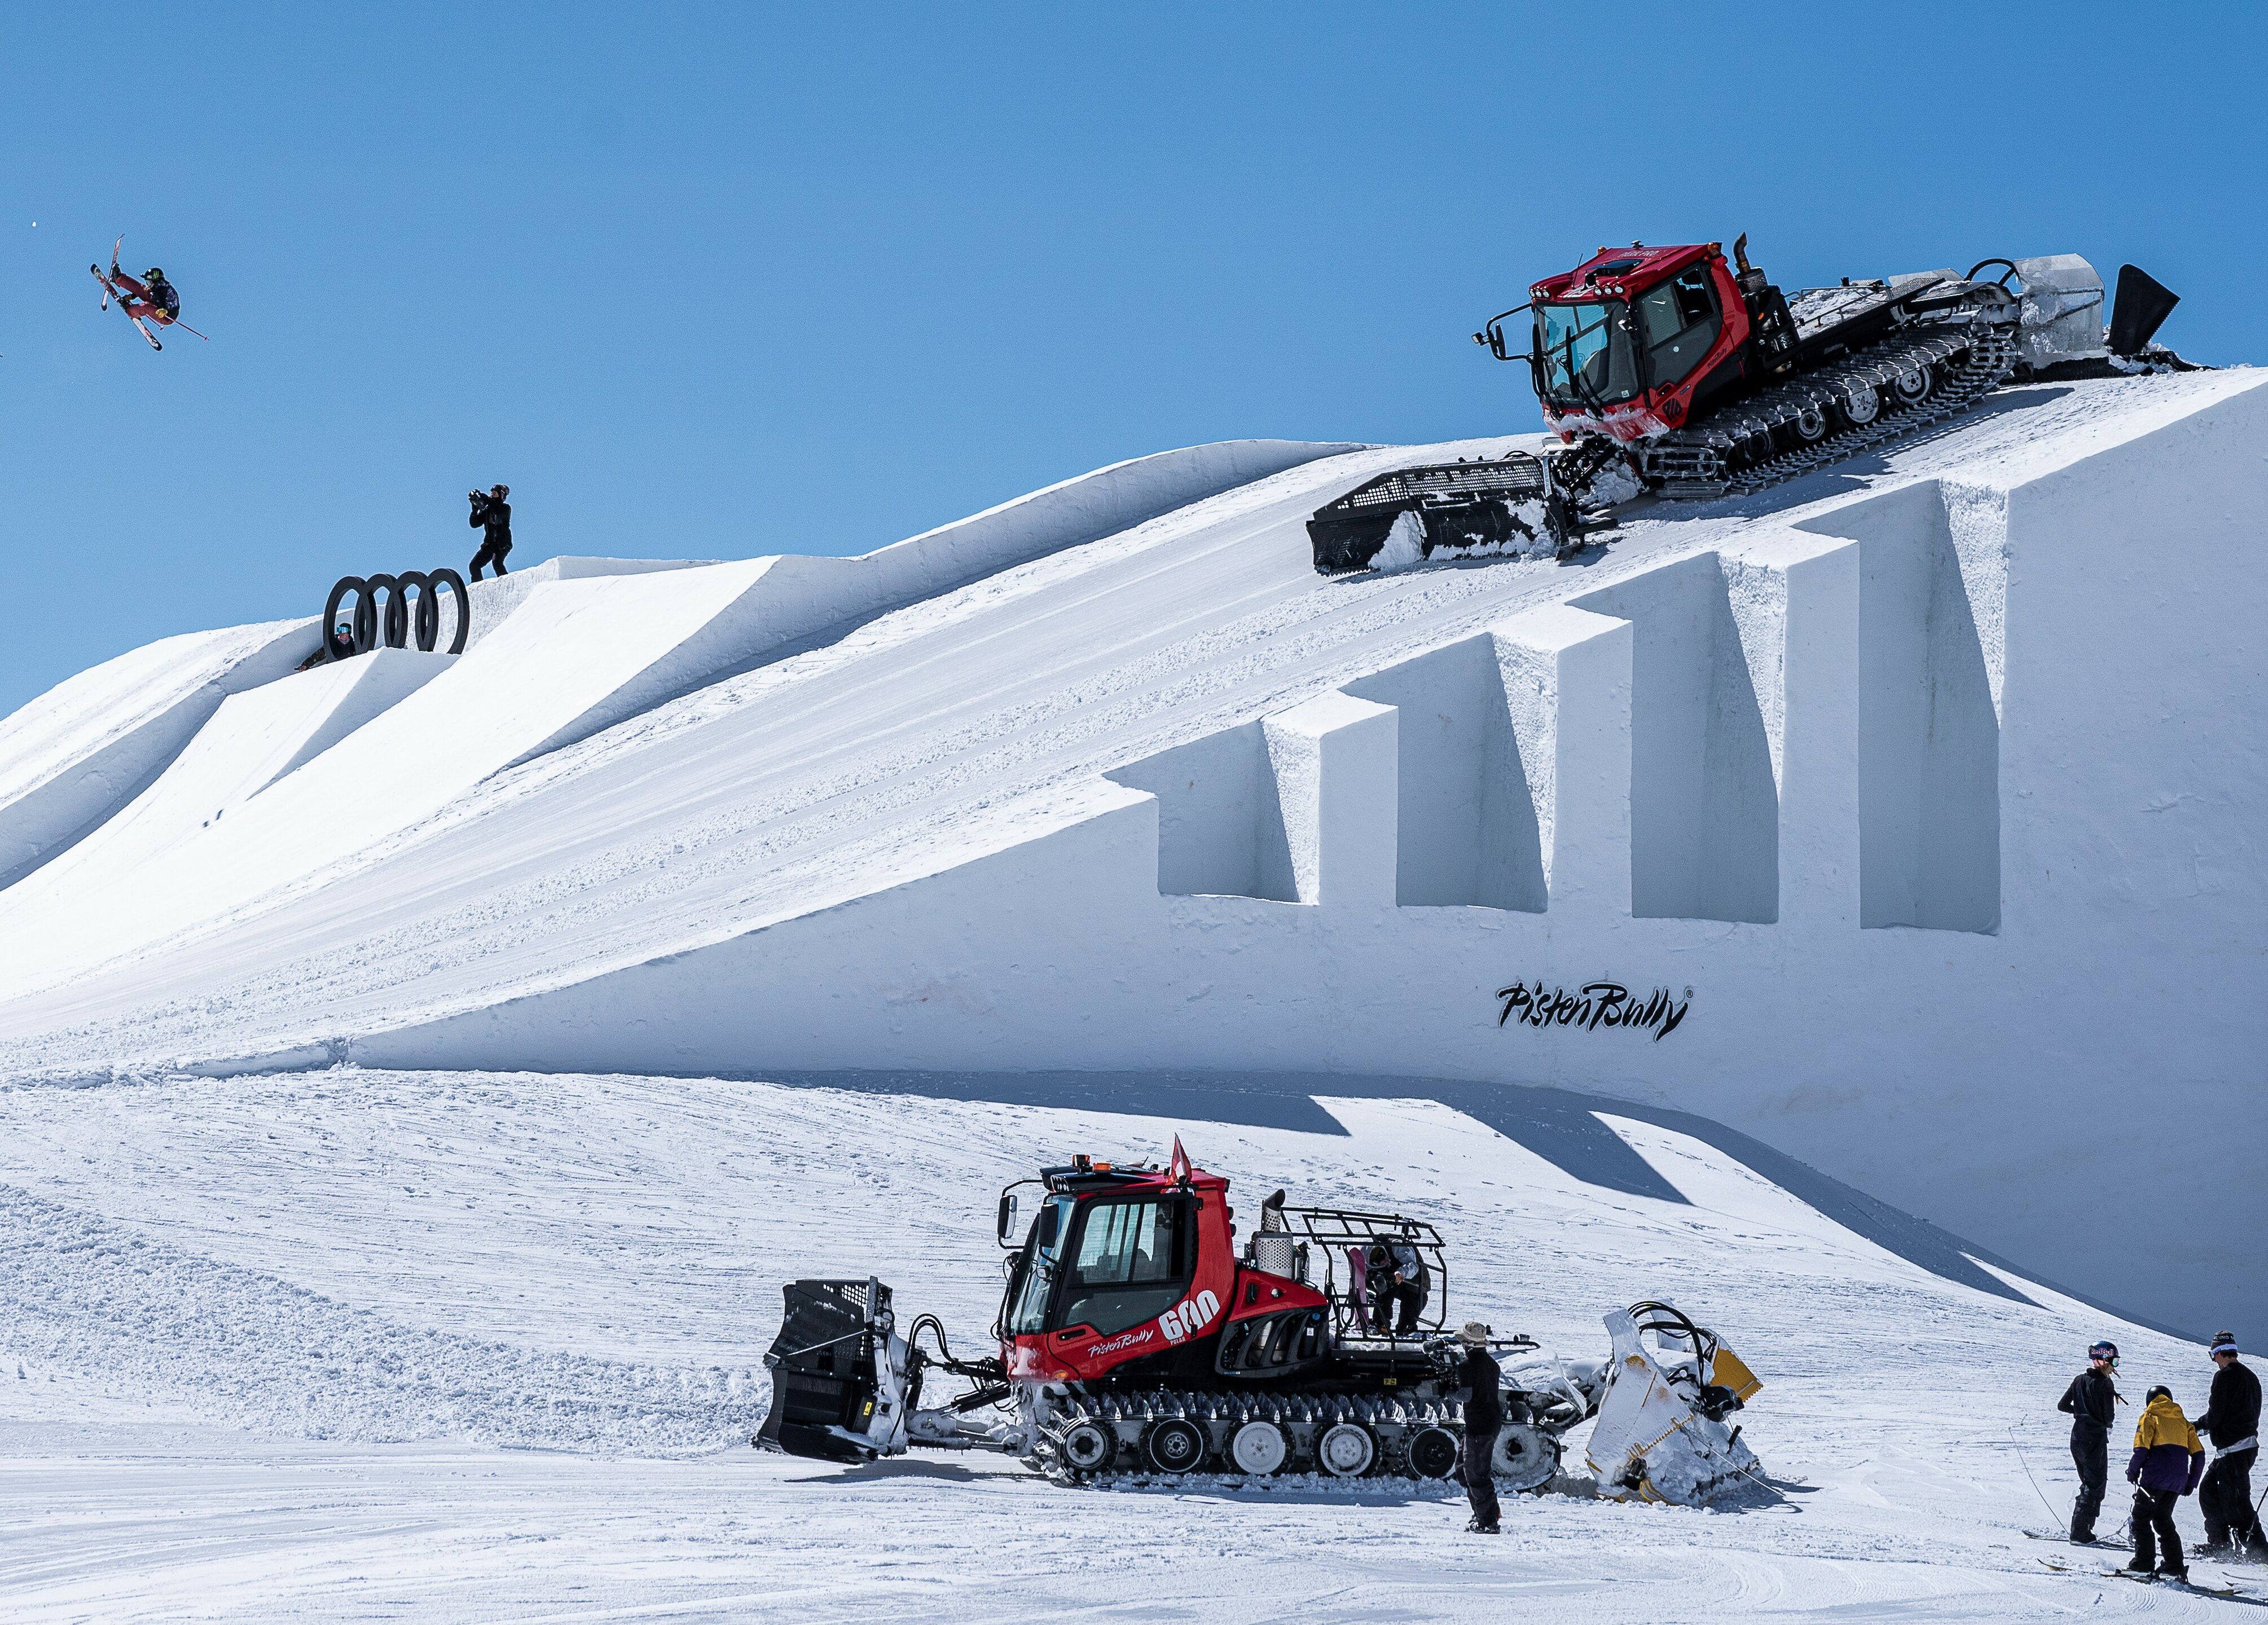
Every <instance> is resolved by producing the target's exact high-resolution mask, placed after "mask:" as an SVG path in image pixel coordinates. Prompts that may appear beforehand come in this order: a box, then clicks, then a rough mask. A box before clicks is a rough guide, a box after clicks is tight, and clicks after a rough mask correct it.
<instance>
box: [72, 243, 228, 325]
mask: <svg viewBox="0 0 2268 1625" xmlns="http://www.w3.org/2000/svg"><path fill="white" fill-rule="evenodd" d="M125 243H126V239H124V238H120V239H118V241H117V242H116V243H114V244H113V245H112V246H111V250H110V270H109V273H108V275H107V276H106V275H105V274H104V272H103V268H102V267H101V266H99V265H90V266H88V267H87V269H88V270H90V271H92V272H93V273H94V279H95V281H97V282H99V283H101V284H102V302H103V304H104V305H106V306H107V305H109V303H110V302H111V300H113V299H116V300H117V301H118V308H119V309H120V310H122V311H124V312H126V319H127V320H129V321H130V322H132V323H133V324H134V325H135V326H136V327H139V328H140V329H141V330H142V336H143V337H144V338H145V339H147V340H149V341H150V348H151V349H165V348H166V347H165V346H164V345H163V344H161V343H159V342H158V335H157V334H156V333H154V332H153V331H151V324H152V323H155V324H156V325H157V326H158V327H174V326H176V325H178V326H179V327H180V329H181V331H182V332H184V333H196V335H197V337H199V338H203V337H204V335H203V334H202V333H197V330H196V329H195V327H191V326H189V324H188V323H187V322H185V321H183V320H181V296H180V293H179V292H178V291H176V290H175V289H174V287H173V283H170V282H168V281H166V273H165V272H164V271H162V270H160V269H159V268H158V267H156V266H154V265H153V266H151V268H149V269H148V270H146V271H144V272H143V273H142V275H141V276H129V275H127V273H125V272H124V271H122V270H120V269H119V268H118V251H119V249H120V248H122V247H123V246H125Z"/></svg>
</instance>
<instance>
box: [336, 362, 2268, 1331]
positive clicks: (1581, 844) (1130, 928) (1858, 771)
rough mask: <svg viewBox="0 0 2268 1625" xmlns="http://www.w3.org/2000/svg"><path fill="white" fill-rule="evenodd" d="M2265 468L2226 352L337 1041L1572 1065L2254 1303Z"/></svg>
mask: <svg viewBox="0 0 2268 1625" xmlns="http://www.w3.org/2000/svg"><path fill="white" fill-rule="evenodd" d="M2264 514H2268V389H2264V388H2262V387H2260V386H2251V387H2249V388H2245V389H2243V390H2242V391H2240V392H2234V393H2230V394H2228V396H2227V397H2226V398H2223V399H2220V400H2218V401H2214V402H2213V403H2212V404H2210V405H2208V406H2206V407H2205V408H2202V409H2200V410H2198V411H2196V412H2194V413H2192V414H2190V415H2186V416H2183V417H2180V418H2178V419H2176V420H2175V421H2173V422H2171V423H2168V424H2165V425H2163V426H2161V427H2156V428H2154V429H2151V430H2148V431H2147V432H2140V433H2136V434H2132V435H2129V436H2127V437H2124V438H2112V437H2098V439H2097V441H2096V442H2095V443H2094V444H2090V445H2088V446H2086V447H2085V448H2084V449H2083V450H2082V451H2081V452H2080V453H2078V454H2076V455H2074V456H2073V457H2072V458H2070V459H2069V460H2066V461H2065V462H2063V463H2062V464H2061V465H2060V466H2057V467H2051V468H2050V469H2048V470H2047V471H2045V472H2029V473H2027V474H2024V475H2022V476H2021V477H2018V478H2014V480H2013V481H2012V482H2011V483H2009V484H2007V485H1996V484H1992V483H1990V482H1964V481H1959V480H1951V479H1930V480H1921V481H1917V482H1911V483H1906V484H1903V485H1894V486H1891V487H1890V488H1889V489H1879V490H1874V491H1868V492H1866V493H1864V494H1862V495H1859V496H1853V497H1851V498H1849V499H1847V500H1841V501H1837V502H1830V503H1827V504H1813V505H1811V506H1810V507H1808V508H1805V509H1802V510H1800V511H1797V512H1796V513H1794V514H1792V515H1789V516H1786V518H1781V519H1764V520H1760V521H1758V522H1757V523H1756V525H1754V526H1748V527H1745V528H1743V529H1742V531H1741V532H1740V533H1738V538H1737V540H1736V542H1734V544H1731V545H1726V546H1721V547H1719V548H1716V549H1714V550H1712V551H1710V552H1706V553H1702V554H1698V555H1686V556H1683V557H1680V558H1677V559H1675V560H1674V561H1672V562H1667V563H1665V564H1664V565H1662V566H1661V567H1660V568H1657V569H1652V570H1645V571H1642V572H1640V573H1638V574H1636V575H1634V576H1631V577H1625V578H1624V579H1622V580H1620V581H1619V582H1617V583H1616V584H1615V585H1612V586H1609V587H1607V588H1604V589H1602V590H1598V591H1594V592H1587V593H1574V594H1572V595H1570V596H1569V597H1568V598H1567V599H1565V601H1564V602H1560V603H1556V604H1550V605H1546V606H1543V607H1536V608H1531V609H1526V610H1522V611H1521V612H1519V613H1517V614H1513V615H1511V616H1509V617H1507V618H1506V620H1504V621H1503V622H1502V623H1501V624H1499V625H1496V626H1493V627H1491V628H1489V629H1486V630H1484V631H1483V632H1481V633H1479V634H1478V635H1475V636H1463V637H1460V638H1458V639H1456V640H1455V641H1453V642H1449V643H1445V644H1444V645H1442V646H1440V647H1439V648H1436V649H1433V650H1431V651H1427V652H1425V653H1424V654H1422V655H1420V656H1418V658H1412V659H1408V660H1404V661H1402V662H1401V663H1399V664H1396V665H1392V666H1390V667H1388V668H1387V669H1384V670H1381V671H1378V672H1375V673H1371V674H1369V675H1367V676H1365V677H1363V678H1361V679H1360V680H1355V681H1351V682H1347V683H1344V684H1341V685H1339V686H1338V687H1337V688H1334V689H1332V690H1330V691H1329V692H1326V693H1322V694H1319V695H1314V697H1312V698H1311V699H1308V700H1307V701H1306V702H1302V703H1300V704H1297V705H1293V706H1292V707H1289V708H1288V709H1285V710H1281V711H1279V712H1278V713H1277V714H1274V715H1270V716H1267V717H1258V718H1255V719H1253V720H1251V721H1249V722H1248V723H1244V724H1239V725H1237V726H1234V727H1231V728H1228V729H1226V730H1225V731H1222V732H1216V733H1214V734H1211V735H1210V736H1208V737H1205V738H1203V739H1197V740H1195V741H1193V742H1191V743H1189V744H1185V745H1182V746H1176V747H1175V748H1174V749H1172V750H1169V751H1166V752H1164V753H1161V754H1154V755H1152V756H1149V757H1146V758H1145V759H1143V760H1140V761H1133V762H1130V763H1127V764H1124V765H1123V766H1121V767H1119V768H1116V769H1115V770H1113V771H1112V772H1110V773H1109V774H1108V775H1107V776H1098V777H1096V778H1095V779H1094V780H1093V781H1091V782H1090V783H1086V785H1084V786H1082V787H1078V788H1076V789H1075V790H1072V791H1071V792H1069V793H1066V794H1063V795H1060V796H1058V797H1057V798H1055V799H1054V800H1053V801H1052V802H1051V803H1050V804H1049V805H1047V806H1046V807H1044V808H1042V809H1041V810H1040V811H1039V812H1038V813H1036V814H1035V813H1032V812H1031V811H1030V810H1029V809H1027V810H1025V813H1024V814H1023V819H1024V822H1023V824H1022V826H1021V827H1020V829H1019V831H1018V833H1017V835H1015V837H1014V838H1013V840H1006V841H1004V842H1003V843H1002V844H1001V845H1000V846H999V848H998V849H997V850H993V851H990V852H989V853H987V854H985V855H983V856H981V857H976V858H975V859H974V860H971V861H966V862H960V863H957V864H953V865H952V866H950V867H945V868H941V869H937V870H934V871H919V870H916V871H908V872H905V873H902V874H899V875H897V876H895V877H891V878H890V880H889V881H888V882H886V883H883V884H880V886H877V885H876V884H875V882H874V880H873V877H871V876H869V877H865V878H863V879H862V880H861V881H860V882H859V883H858V884H857V885H855V886H854V885H851V884H849V883H847V882H846V886H845V889H844V891H843V894H842V895H841V896H839V897H837V898H835V899H831V900H828V902H827V903H826V904H825V905H824V906H817V907H813V908H806V909H802V910H799V912H797V913H795V914H794V915H792V917H784V918H778V919H775V920H770V921H767V922H764V923H761V924H760V925H759V926H758V928H757V929H754V930H746V931H743V932H740V933H739V934H737V935H734V936H733V937H731V938H728V939H726V940H723V941H718V942H716V943H714V944H712V945H707V946H701V947H696V948H693V949H691V950H690V951H688V952H679V953H673V954H670V955H667V956H666V957H662V958H658V959H655V960H652V961H650V962H646V963H641V964H637V965H633V966H630V967H625V968H622V969H619V970H615V971H612V972H610V973H608V974H602V975H600V976H597V977H594V978H592V979H588V980H584V981H580V982H574V983H572V984H571V985H566V986H561V987H557V988H556V989H551V990H549V991H544V992H538V993H534V994H531V995H528V996H522V997H519V998H516V999H513V1000H512V1001H510V1002H507V1003H504V1004H497V1005H494V1006H492V1007H489V1008H482V1009H478V1010H475V1011H468V1012H466V1013H464V1014H461V1015H458V1016H453V1017H451V1018H446V1019H442V1020H438V1021H432V1022H427V1023H423V1024H421V1025H418V1026H409V1027H403V1028H400V1029H397V1030H394V1031H391V1032H377V1033H367V1034H365V1035H364V1036H362V1037H360V1038H358V1039H357V1040H354V1042H353V1043H352V1044H351V1046H350V1048H349V1053H350V1054H351V1055H352V1056H353V1057H354V1058H355V1059H357V1060H359V1061H363V1062H365V1063H370V1064H374V1065H387V1066H402V1067H443V1066H446V1067H497V1068H530V1069H545V1070H613V1069H621V1070H642V1071H659V1070H666V1071H675V1072H684V1073H705V1072H731V1073H740V1074H746V1073H748V1072H750V1071H752V1070H755V1071H759V1072H761V1071H762V1070H765V1069H776V1070H787V1069H845V1068H875V1069H893V1068H933V1069H950V1068H961V1069H974V1070H1003V1071H1013V1070H1029V1069H1065V1070H1119V1069H1139V1068H1181V1069H1191V1068H1194V1069H1206V1070H1215V1071H1228V1070H1258V1071H1267V1072H1284V1071H1314V1072H1325V1073H1331V1072H1366V1073H1373V1074H1398V1075H1402V1076H1428V1077H1452V1078H1460V1079H1489V1078H1509V1079H1515V1080H1518V1081H1520V1082H1521V1083H1524V1084H1534V1085H1557V1086H1565V1087H1573V1088H1580V1089H1584V1090H1588V1091H1594V1092H1600V1093H1603V1094H1606V1095H1610V1096H1616V1097H1620V1098H1624V1099H1635V1100H1640V1101H1646V1102H1653V1103H1656V1104H1659V1105H1663V1106H1668V1107H1675V1108H1677V1109H1680V1110H1684V1111H1690V1112H1694V1113H1698V1114H1703V1115H1705V1116H1707V1117H1710V1118H1712V1119H1715V1120H1717V1121H1722V1122H1726V1123H1728V1124H1730V1125H1733V1126H1734V1127H1735V1128H1738V1129H1742V1130H1744V1131H1746V1132H1749V1133H1751V1134H1754V1135H1755V1136H1757V1137H1758V1138H1760V1139H1762V1140H1764V1141H1765V1142H1767V1143H1770V1144H1771V1145H1772V1146H1774V1147H1776V1148H1778V1150H1780V1151H1785V1152H1786V1153H1788V1154H1791V1155H1793V1156H1796V1157H1799V1158H1803V1159H1805V1160H1806V1161H1808V1162H1810V1163H1812V1164H1814V1165H1816V1166H1818V1167H1819V1168H1821V1169H1823V1170H1824V1171H1825V1172H1827V1173H1830V1174H1833V1175H1835V1176H1837V1177H1840V1178H1843V1179H1845V1180H1850V1181H1851V1182H1852V1183H1853V1184H1856V1185H1858V1186H1859V1187H1860V1188H1863V1189H1865V1190H1867V1191H1868V1192H1870V1193H1872V1194H1873V1195H1876V1196H1879V1197H1881V1198H1883V1199H1886V1200H1888V1201H1891V1202H1897V1203H1899V1204H1900V1205H1902V1206H1904V1207H1905V1208H1908V1209H1910V1210H1913V1211H1915V1212H1918V1213H1920V1214H1923V1215H1926V1216H1927V1217H1930V1218H1932V1219H1934V1220H1937V1221H1938V1222H1940V1223H1941V1224H1945V1225H1947V1226H1948V1227H1949V1228H1951V1229H1953V1230H1955V1231H1957V1232H1961V1233H1963V1234H1967V1235H1970V1236H1974V1237H1976V1238H1977V1239H1979V1241H1980V1242H1982V1243H1984V1244H1985V1245H1987V1246H1992V1247H1995V1248H1997V1249H1998V1250H1999V1252H2001V1253H2002V1254H2006V1255H2007V1256H2011V1257H2014V1258H2015V1259H2018V1260H2021V1261H2022V1262H2023V1263H2024V1264H2025V1265H2026V1266H2028V1267H2031V1268H2037V1269H2039V1270H2041V1271H2043V1272H2044V1273H2048V1274H2051V1275H2056V1276H2061V1277H2062V1278H2063V1279H2064V1280H2065V1281H2066V1282H2069V1283H2074V1284H2077V1285H2079V1286H2080V1287H2081V1288H2082V1289H2083V1290H2088V1291H2090V1292H2092V1293H2094V1294H2095V1295H2096V1296H2098V1297H2100V1298H2106V1299H2108V1300H2110V1301H2111V1302H2113V1303H2116V1304H2117V1305H2121V1306H2123V1307H2126V1308H2130V1309H2132V1310H2133V1311H2134V1312H2136V1313H2140V1314H2143V1315H2146V1316H2153V1317H2155V1318H2157V1319H2159V1320H2163V1321H2167V1322H2170V1323H2172V1324H2175V1325H2178V1326H2182V1327H2187V1328H2189V1329H2191V1330H2192V1331H2196V1330H2199V1329H2205V1330H2210V1329H2211V1328H2213V1327H2217V1326H2220V1325H2224V1324H2229V1323H2232V1322H2233V1323H2235V1324H2237V1325H2239V1326H2242V1325H2246V1324H2250V1325H2251V1326H2253V1327H2256V1328H2259V1327H2263V1326H2264V1325H2268V1288H2264V1285H2263V1283H2262V1281H2261V1277H2260V1276H2259V1273H2258V1270H2257V1238H2258V1237H2259V1236H2260V1235H2261V1234H2262V1233H2263V1232H2264V1229H2268V1181H2264V1180H2262V1179H2261V1178H2260V1176H2259V1173H2258V1170H2257V1158H2258V1142H2259V1135H2258V1134H2257V1131H2256V1130H2255V1128H2254V1125H2255V1124H2257V1114H2258V1101H2259V1099H2260V1095H2259V1091H2260V1085H2261V1078H2262V1070H2263V1063H2262V1060H2261V1056H2262V1055H2263V1054H2264V1040H2268V868H2264V864H2263V861H2262V859H2263V853H2262V829H2263V812H2264V808H2268V742H2264V735H2263V730H2262V727H2261V719H2262V717H2263V715H2264V704H2263V702H2264V701H2268V662H2264V640H2263V635H2262V628H2263V626H2264V623H2268V587H2264V584H2263V577H2262V572H2261V571H2260V569H2259V566H2258V548H2259V543H2260V541H2261V540H2262V539H2263V531H2264V520H2263V516H2264ZM1035 820H1036V824H1037V827H1035ZM2110 1216H2115V1217H2110ZM2248 1312H2249V1313H2248ZM2248 1335H2257V1330H2256V1332H2255V1333H2253V1334H2248Z"/></svg>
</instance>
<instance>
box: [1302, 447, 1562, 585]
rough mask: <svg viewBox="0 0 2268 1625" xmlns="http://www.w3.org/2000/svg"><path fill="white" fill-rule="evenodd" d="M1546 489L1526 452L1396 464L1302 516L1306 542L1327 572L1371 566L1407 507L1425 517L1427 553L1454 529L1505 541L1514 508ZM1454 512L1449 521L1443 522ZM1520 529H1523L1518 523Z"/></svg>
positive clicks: (1538, 466)
mask: <svg viewBox="0 0 2268 1625" xmlns="http://www.w3.org/2000/svg"><path fill="white" fill-rule="evenodd" d="M1549 489H1550V482H1549V481H1548V480H1547V479H1546V477H1545V474H1544V469H1543V459H1542V458H1539V457H1532V456H1530V455H1529V454H1528V452H1510V453H1508V454H1506V456H1504V457H1502V458H1500V459H1498V460H1494V461H1491V462H1472V463H1463V462H1459V463H1439V464H1436V465H1434V466H1432V467H1426V468H1397V469H1395V471H1394V472H1393V473H1391V474H1381V475H1379V476H1378V478H1376V479H1375V480H1372V481H1370V482H1367V483H1366V484H1363V485H1359V486H1357V487H1355V489H1352V490H1351V491H1349V492H1348V493H1347V494H1346V495H1345V496H1342V497H1340V498H1339V499H1338V500H1337V502H1332V503H1326V504H1324V505H1323V506H1322V507H1320V508H1318V509H1316V510H1315V511H1314V517H1313V518H1310V519H1308V521H1307V540H1309V541H1310V542H1312V543H1313V544H1314V550H1315V568H1316V569H1317V570H1320V571H1322V573H1324V574H1325V575H1333V574H1337V573H1338V572H1339V571H1342V570H1368V569H1369V568H1370V565H1371V562H1372V561H1373V559H1375V558H1377V556H1378V550H1379V549H1380V548H1382V547H1384V546H1385V545H1386V538H1387V535H1388V533H1389V532H1391V531H1392V530H1393V529H1394V521H1395V520H1396V519H1397V518H1401V517H1402V515H1403V514H1404V513H1415V514H1417V515H1418V518H1420V519H1421V520H1422V521H1423V522H1424V523H1425V537H1426V540H1425V551H1426V552H1427V553H1428V554H1431V553H1432V550H1433V548H1435V547H1436V546H1437V545H1440V543H1441V541H1442V540H1443V539H1444V538H1446V537H1447V536H1449V535H1450V534H1452V533H1457V534H1460V535H1463V533H1468V532H1469V533H1471V534H1470V535H1469V537H1466V538H1465V539H1466V540H1488V541H1506V540H1511V538H1512V537H1513V534H1514V533H1515V528H1514V525H1513V508H1514V507H1515V506H1517V505H1518V504H1522V503H1527V502H1535V501H1540V500H1543V498H1544V497H1545V496H1546V495H1547V493H1548V491H1549ZM1451 516H1454V525H1452V524H1449V523H1445V521H1448V520H1449V519H1450V518H1451ZM1517 533H1519V534H1521V535H1522V536H1525V535H1526V534H1527V530H1526V528H1525V527H1524V526H1521V527H1519V528H1518V531H1517Z"/></svg>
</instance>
